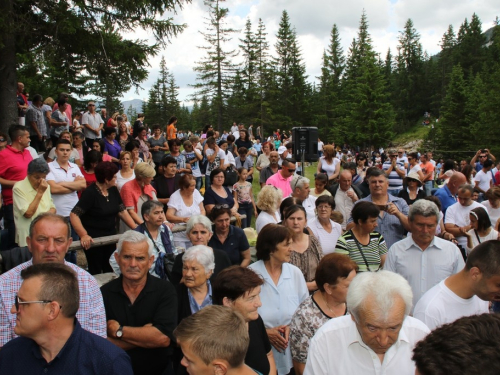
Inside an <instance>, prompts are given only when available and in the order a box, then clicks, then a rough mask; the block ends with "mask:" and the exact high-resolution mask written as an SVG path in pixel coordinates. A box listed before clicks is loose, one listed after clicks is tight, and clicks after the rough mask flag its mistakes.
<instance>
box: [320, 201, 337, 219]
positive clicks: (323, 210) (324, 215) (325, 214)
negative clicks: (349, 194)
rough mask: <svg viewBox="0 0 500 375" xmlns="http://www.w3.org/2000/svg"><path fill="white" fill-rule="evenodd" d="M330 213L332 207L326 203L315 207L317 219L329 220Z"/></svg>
mask: <svg viewBox="0 0 500 375" xmlns="http://www.w3.org/2000/svg"><path fill="white" fill-rule="evenodd" d="M332 211H333V210H332V206H330V205H329V204H328V203H321V204H320V205H319V206H318V207H316V212H317V215H318V217H319V218H320V219H323V220H330V216H331V215H332Z"/></svg>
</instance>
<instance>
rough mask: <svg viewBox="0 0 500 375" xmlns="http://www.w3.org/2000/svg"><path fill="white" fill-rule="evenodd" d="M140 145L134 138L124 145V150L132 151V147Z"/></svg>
mask: <svg viewBox="0 0 500 375" xmlns="http://www.w3.org/2000/svg"><path fill="white" fill-rule="evenodd" d="M140 147H141V144H140V143H139V141H138V140H137V139H134V140H132V141H130V142H128V143H127V144H126V145H125V151H128V152H132V151H134V149H136V148H140Z"/></svg>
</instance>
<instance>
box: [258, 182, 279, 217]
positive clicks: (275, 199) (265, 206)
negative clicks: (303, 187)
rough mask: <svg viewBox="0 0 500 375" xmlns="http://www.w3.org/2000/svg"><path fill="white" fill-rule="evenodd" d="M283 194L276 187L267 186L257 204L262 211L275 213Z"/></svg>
mask: <svg viewBox="0 0 500 375" xmlns="http://www.w3.org/2000/svg"><path fill="white" fill-rule="evenodd" d="M282 198H283V193H282V192H281V190H278V189H276V188H275V187H274V186H271V185H266V186H264V187H263V188H262V190H261V191H260V192H259V194H258V195H257V202H256V203H255V204H256V205H257V207H259V208H260V209H261V210H262V211H267V212H274V211H276V210H277V209H278V207H279V205H280V203H281V199H282Z"/></svg>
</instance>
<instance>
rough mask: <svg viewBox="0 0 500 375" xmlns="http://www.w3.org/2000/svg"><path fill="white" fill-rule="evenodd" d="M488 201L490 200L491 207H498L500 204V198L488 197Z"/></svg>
mask: <svg viewBox="0 0 500 375" xmlns="http://www.w3.org/2000/svg"><path fill="white" fill-rule="evenodd" d="M488 202H490V205H491V207H498V205H499V204H500V199H491V198H489V199H488Z"/></svg>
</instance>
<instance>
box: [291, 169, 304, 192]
mask: <svg viewBox="0 0 500 375" xmlns="http://www.w3.org/2000/svg"><path fill="white" fill-rule="evenodd" d="M294 171H295V169H294ZM302 178H304V177H302V176H301V175H300V174H299V177H297V179H296V180H295V185H294V187H293V190H295V188H296V187H297V185H298V183H299V181H300V180H301V179H302Z"/></svg>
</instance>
